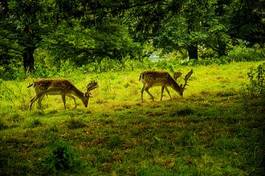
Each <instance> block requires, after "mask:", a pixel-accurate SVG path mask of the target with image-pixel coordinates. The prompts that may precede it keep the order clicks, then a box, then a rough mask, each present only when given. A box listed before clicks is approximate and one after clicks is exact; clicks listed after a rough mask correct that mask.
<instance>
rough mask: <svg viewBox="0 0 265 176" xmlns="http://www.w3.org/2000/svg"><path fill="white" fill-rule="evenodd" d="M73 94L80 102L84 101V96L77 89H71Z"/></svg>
mask: <svg viewBox="0 0 265 176" xmlns="http://www.w3.org/2000/svg"><path fill="white" fill-rule="evenodd" d="M72 92H73V94H74V95H75V96H77V97H78V98H80V99H81V100H82V101H84V100H85V95H84V93H83V92H81V91H80V90H79V89H77V88H76V87H73V90H72Z"/></svg>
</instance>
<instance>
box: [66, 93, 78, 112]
mask: <svg viewBox="0 0 265 176" xmlns="http://www.w3.org/2000/svg"><path fill="white" fill-rule="evenodd" d="M67 96H68V97H70V98H72V99H73V100H74V102H75V107H74V109H76V107H77V104H76V101H75V97H74V96H72V95H67Z"/></svg>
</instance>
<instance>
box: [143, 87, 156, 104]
mask: <svg viewBox="0 0 265 176" xmlns="http://www.w3.org/2000/svg"><path fill="white" fill-rule="evenodd" d="M145 91H146V92H147V93H148V94H149V95H150V97H151V99H152V101H154V96H153V95H152V94H151V93H150V92H149V87H146V88H145Z"/></svg>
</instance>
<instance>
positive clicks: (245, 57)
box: [228, 44, 264, 61]
mask: <svg viewBox="0 0 265 176" xmlns="http://www.w3.org/2000/svg"><path fill="white" fill-rule="evenodd" d="M263 52H264V51H263V49H259V48H248V47H246V46H244V45H242V44H241V45H237V46H235V47H234V48H233V49H232V50H231V51H229V53H228V57H229V59H230V60H231V61H256V60H263V59H264V54H263Z"/></svg>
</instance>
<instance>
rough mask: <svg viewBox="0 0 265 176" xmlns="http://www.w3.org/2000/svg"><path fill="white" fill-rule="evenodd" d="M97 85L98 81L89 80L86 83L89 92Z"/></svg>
mask: <svg viewBox="0 0 265 176" xmlns="http://www.w3.org/2000/svg"><path fill="white" fill-rule="evenodd" d="M97 87H98V83H97V82H96V81H91V82H90V83H89V84H87V92H90V91H91V90H93V89H95V88H97Z"/></svg>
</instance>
